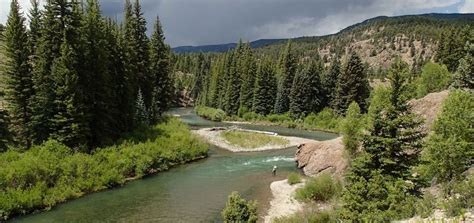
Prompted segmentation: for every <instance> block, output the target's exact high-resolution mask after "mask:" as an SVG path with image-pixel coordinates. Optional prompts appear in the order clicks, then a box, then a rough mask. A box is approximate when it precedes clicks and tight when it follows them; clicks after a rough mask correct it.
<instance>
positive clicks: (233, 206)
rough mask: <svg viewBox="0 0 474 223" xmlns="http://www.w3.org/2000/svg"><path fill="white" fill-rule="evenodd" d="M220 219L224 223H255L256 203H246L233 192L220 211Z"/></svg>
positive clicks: (256, 217)
mask: <svg viewBox="0 0 474 223" xmlns="http://www.w3.org/2000/svg"><path fill="white" fill-rule="evenodd" d="M222 218H223V219H224V222H226V223H234V222H242V223H243V222H249V223H254V222H257V220H258V216H257V202H256V201H247V200H245V199H243V198H242V197H240V194H239V193H238V192H236V191H234V192H232V194H230V195H229V198H228V199H227V204H226V206H225V208H224V210H223V211H222Z"/></svg>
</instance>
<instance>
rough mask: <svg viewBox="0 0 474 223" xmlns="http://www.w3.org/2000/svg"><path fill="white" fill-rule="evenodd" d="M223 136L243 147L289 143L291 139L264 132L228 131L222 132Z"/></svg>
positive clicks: (250, 147)
mask: <svg viewBox="0 0 474 223" xmlns="http://www.w3.org/2000/svg"><path fill="white" fill-rule="evenodd" d="M221 134H222V137H223V138H224V139H225V140H226V141H227V142H229V143H230V144H232V145H236V146H239V147H243V148H249V149H253V148H258V147H262V146H266V145H288V143H289V141H288V140H286V139H283V138H281V137H278V136H272V135H267V134H263V133H255V132H244V131H238V130H235V131H226V132H223V133H221Z"/></svg>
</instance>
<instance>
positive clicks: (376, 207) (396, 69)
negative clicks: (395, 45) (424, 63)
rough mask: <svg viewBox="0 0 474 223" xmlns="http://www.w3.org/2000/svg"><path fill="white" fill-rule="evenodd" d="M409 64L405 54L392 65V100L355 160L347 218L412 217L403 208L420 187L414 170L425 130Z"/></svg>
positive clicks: (344, 213) (345, 208)
mask: <svg viewBox="0 0 474 223" xmlns="http://www.w3.org/2000/svg"><path fill="white" fill-rule="evenodd" d="M407 67H408V65H406V64H405V63H403V62H402V61H401V60H400V59H397V60H396V62H394V64H392V68H391V70H390V74H389V80H390V83H391V87H392V89H391V91H390V96H389V98H390V103H389V105H387V106H386V107H385V109H383V110H382V111H380V112H379V113H378V114H376V115H375V118H374V120H373V126H372V127H371V129H370V133H369V134H368V135H366V136H365V137H364V139H363V144H362V148H363V151H362V153H361V154H360V155H359V156H357V157H356V158H355V159H354V160H353V162H352V168H351V170H350V172H349V174H348V176H347V180H348V184H347V186H346V188H347V190H346V191H345V192H344V196H343V199H344V205H343V208H342V217H343V219H346V220H360V219H364V220H368V221H386V220H389V219H390V220H393V219H397V218H403V217H407V216H406V215H404V214H406V213H407V210H403V208H404V207H405V206H407V205H406V204H407V203H409V202H410V200H412V199H413V198H412V197H411V194H416V193H417V192H418V189H419V188H418V187H417V186H418V185H417V184H416V181H415V180H416V179H414V177H413V176H412V175H411V169H412V168H413V167H414V165H416V164H417V162H418V155H419V152H420V150H421V140H422V138H423V137H424V134H423V133H421V132H420V130H419V129H420V124H421V122H420V121H418V120H417V118H416V116H415V115H414V114H412V113H411V112H410V107H409V105H408V103H407V101H408V100H407V99H408V98H407V97H406V93H407V92H406V89H407V88H406V87H407V83H406V80H407V75H408V68H407ZM407 180H410V181H411V182H412V184H409V183H406V181H407Z"/></svg>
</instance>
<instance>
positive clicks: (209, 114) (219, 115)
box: [195, 106, 226, 122]
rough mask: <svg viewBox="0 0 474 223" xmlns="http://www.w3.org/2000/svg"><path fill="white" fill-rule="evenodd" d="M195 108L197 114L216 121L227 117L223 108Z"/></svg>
mask: <svg viewBox="0 0 474 223" xmlns="http://www.w3.org/2000/svg"><path fill="white" fill-rule="evenodd" d="M195 110H196V114H197V115H199V116H201V117H203V118H205V119H209V120H211V121H215V122H220V121H222V120H224V118H225V117H226V114H225V112H224V111H222V110H221V109H216V108H210V107H205V106H197V107H196V108H195Z"/></svg>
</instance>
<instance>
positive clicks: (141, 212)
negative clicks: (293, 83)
mask: <svg viewBox="0 0 474 223" xmlns="http://www.w3.org/2000/svg"><path fill="white" fill-rule="evenodd" d="M170 113H171V114H173V115H176V116H179V117H180V118H181V120H182V121H183V122H185V123H188V124H189V125H190V126H191V127H192V128H202V127H210V126H226V125H230V124H226V123H219V122H211V121H207V120H205V119H202V118H200V117H198V116H196V115H195V114H194V112H193V111H192V109H174V110H172V111H171V112H170ZM239 126H240V127H242V128H247V129H255V130H264V131H273V132H277V133H278V134H280V135H287V136H298V137H304V138H311V139H316V140H327V139H332V138H335V137H336V135H334V134H330V133H325V132H314V131H305V130H296V129H288V128H283V127H275V126H257V125H239ZM295 149H296V148H288V149H284V150H278V151H265V152H254V153H231V152H228V151H226V150H223V149H220V148H217V147H214V146H210V150H209V157H208V158H207V159H203V160H200V161H197V162H193V163H190V164H186V165H182V166H179V167H176V168H173V169H171V170H169V171H167V172H163V173H158V174H156V175H153V176H150V177H146V178H145V179H142V180H137V181H133V182H130V183H128V184H126V185H125V186H123V187H120V188H115V189H111V190H106V191H103V192H98V193H94V194H90V195H87V196H85V197H82V198H79V199H76V200H72V201H69V202H66V203H64V204H61V205H59V206H56V207H54V208H53V209H52V210H50V211H48V212H41V213H38V214H31V215H27V216H24V217H19V218H16V219H13V220H12V222H35V223H36V222H38V223H41V222H45V223H53V222H61V223H62V222H220V221H221V220H220V218H221V217H220V212H221V210H222V209H223V208H224V206H225V202H226V199H227V196H228V195H229V194H230V193H231V192H232V191H239V192H240V193H241V194H242V195H243V196H244V197H245V198H248V199H256V200H257V201H258V202H259V214H260V215H261V217H263V216H264V215H265V211H266V209H267V208H268V205H269V200H270V198H271V192H270V183H271V182H272V181H275V180H281V179H285V178H286V176H287V175H288V174H289V173H290V172H297V171H299V170H298V169H297V168H296V163H295V161H294V160H293V157H294V153H295ZM274 165H277V166H278V174H277V176H276V177H273V176H272V175H271V169H272V167H273V166H274Z"/></svg>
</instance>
